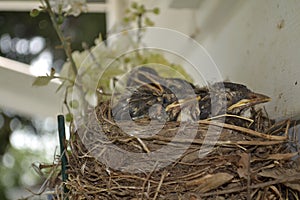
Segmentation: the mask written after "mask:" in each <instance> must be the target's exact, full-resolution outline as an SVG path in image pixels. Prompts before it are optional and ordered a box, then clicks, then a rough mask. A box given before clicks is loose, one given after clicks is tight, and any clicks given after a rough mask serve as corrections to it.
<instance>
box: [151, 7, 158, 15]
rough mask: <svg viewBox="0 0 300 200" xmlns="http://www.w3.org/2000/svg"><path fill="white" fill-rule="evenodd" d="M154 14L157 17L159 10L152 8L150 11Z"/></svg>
mask: <svg viewBox="0 0 300 200" xmlns="http://www.w3.org/2000/svg"><path fill="white" fill-rule="evenodd" d="M152 12H153V13H154V14H156V15H158V14H159V13H160V10H159V8H154V9H153V11H152Z"/></svg>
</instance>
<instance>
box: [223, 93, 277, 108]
mask: <svg viewBox="0 0 300 200" xmlns="http://www.w3.org/2000/svg"><path fill="white" fill-rule="evenodd" d="M269 101H271V98H270V97H268V96H266V95H263V94H258V93H249V95H247V98H244V99H242V100H240V101H238V102H237V103H235V104H233V105H231V106H229V107H228V108H227V110H228V111H232V110H234V109H236V108H239V109H244V108H247V107H251V106H254V105H257V104H260V103H265V102H269Z"/></svg>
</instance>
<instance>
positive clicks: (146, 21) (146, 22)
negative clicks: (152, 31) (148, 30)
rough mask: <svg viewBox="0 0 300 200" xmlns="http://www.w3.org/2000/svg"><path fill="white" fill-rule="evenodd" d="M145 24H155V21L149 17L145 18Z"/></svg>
mask: <svg viewBox="0 0 300 200" xmlns="http://www.w3.org/2000/svg"><path fill="white" fill-rule="evenodd" d="M145 25H146V26H154V22H153V21H151V19H149V18H148V17H146V18H145Z"/></svg>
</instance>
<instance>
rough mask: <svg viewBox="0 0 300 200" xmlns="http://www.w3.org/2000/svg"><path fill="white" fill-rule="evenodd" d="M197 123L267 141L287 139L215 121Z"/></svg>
mask: <svg viewBox="0 0 300 200" xmlns="http://www.w3.org/2000/svg"><path fill="white" fill-rule="evenodd" d="M199 123H200V124H206V125H213V126H218V127H223V128H228V129H231V130H235V131H240V132H243V133H247V134H249V135H253V136H256V137H261V138H264V139H268V140H276V141H283V140H286V139H287V136H277V135H267V134H264V133H260V132H257V131H254V130H252V129H248V128H244V127H241V126H236V125H231V124H225V123H219V122H215V121H207V120H199Z"/></svg>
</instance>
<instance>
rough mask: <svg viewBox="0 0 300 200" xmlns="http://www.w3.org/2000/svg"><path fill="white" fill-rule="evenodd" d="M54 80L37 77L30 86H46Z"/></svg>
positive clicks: (50, 77) (51, 77)
mask: <svg viewBox="0 0 300 200" xmlns="http://www.w3.org/2000/svg"><path fill="white" fill-rule="evenodd" d="M52 79H54V77H53V76H38V77H36V79H35V80H34V81H33V83H32V86H45V85H48V83H49V82H50V81H51V80H52Z"/></svg>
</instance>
